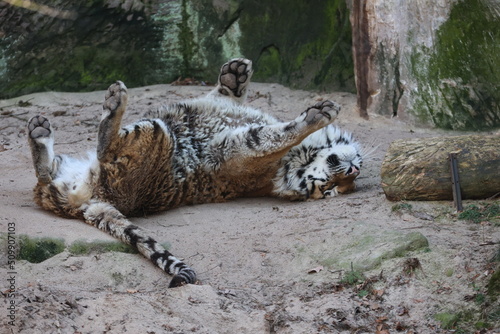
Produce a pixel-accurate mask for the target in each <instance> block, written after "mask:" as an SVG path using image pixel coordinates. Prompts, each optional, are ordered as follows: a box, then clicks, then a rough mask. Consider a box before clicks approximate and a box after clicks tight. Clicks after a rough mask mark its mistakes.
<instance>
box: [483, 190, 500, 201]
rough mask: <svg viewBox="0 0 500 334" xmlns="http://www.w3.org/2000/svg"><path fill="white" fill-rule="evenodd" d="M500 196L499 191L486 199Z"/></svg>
mask: <svg viewBox="0 0 500 334" xmlns="http://www.w3.org/2000/svg"><path fill="white" fill-rule="evenodd" d="M498 196H500V192H499V193H496V194H495V195H493V196H491V197H488V198H487V199H486V200H490V199H495V198H497V197H498Z"/></svg>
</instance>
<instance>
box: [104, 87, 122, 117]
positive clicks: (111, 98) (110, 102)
mask: <svg viewBox="0 0 500 334" xmlns="http://www.w3.org/2000/svg"><path fill="white" fill-rule="evenodd" d="M127 99H128V97H127V87H126V86H125V84H124V83H123V82H121V81H117V82H115V83H114V84H112V85H111V86H109V88H108V91H107V92H106V99H105V101H104V105H103V109H104V110H105V111H108V112H109V113H111V114H113V113H116V112H118V113H120V112H123V111H125V107H126V105H127Z"/></svg>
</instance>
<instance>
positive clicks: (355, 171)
mask: <svg viewBox="0 0 500 334" xmlns="http://www.w3.org/2000/svg"><path fill="white" fill-rule="evenodd" d="M359 173H360V172H359V169H358V168H357V167H356V166H353V165H351V167H349V169H348V170H347V172H346V173H345V175H351V174H355V175H359Z"/></svg>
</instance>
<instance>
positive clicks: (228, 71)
mask: <svg viewBox="0 0 500 334" xmlns="http://www.w3.org/2000/svg"><path fill="white" fill-rule="evenodd" d="M252 74H253V69H252V61H250V60H248V59H245V58H235V59H231V60H230V61H228V62H227V63H225V64H224V65H222V67H221V69H220V73H219V78H218V80H217V87H215V89H214V90H213V91H212V92H210V94H209V95H212V96H224V97H228V98H230V99H232V100H233V101H235V102H237V103H243V102H245V99H246V96H247V93H248V91H247V88H248V84H249V83H250V78H251V77H252Z"/></svg>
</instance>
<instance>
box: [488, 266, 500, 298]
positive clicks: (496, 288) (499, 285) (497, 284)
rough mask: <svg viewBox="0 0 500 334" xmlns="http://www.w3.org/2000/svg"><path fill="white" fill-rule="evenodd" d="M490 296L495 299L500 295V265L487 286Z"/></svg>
mask: <svg viewBox="0 0 500 334" xmlns="http://www.w3.org/2000/svg"><path fill="white" fill-rule="evenodd" d="M487 293H488V296H491V297H494V298H495V299H496V298H497V297H498V296H499V295H500V267H498V268H497V270H496V271H495V272H494V273H493V275H491V277H490V280H489V282H488V286H487Z"/></svg>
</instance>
